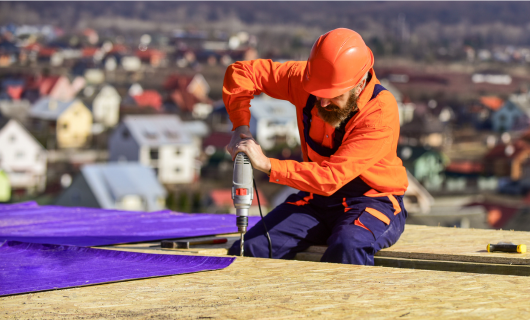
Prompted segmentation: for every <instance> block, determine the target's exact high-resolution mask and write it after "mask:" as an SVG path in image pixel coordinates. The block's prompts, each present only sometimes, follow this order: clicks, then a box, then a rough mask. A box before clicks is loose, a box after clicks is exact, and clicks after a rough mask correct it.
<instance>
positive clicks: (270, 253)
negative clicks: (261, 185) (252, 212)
mask: <svg viewBox="0 0 530 320" xmlns="http://www.w3.org/2000/svg"><path fill="white" fill-rule="evenodd" d="M252 181H254V190H256V198H258V208H259V215H260V216H261V222H262V223H263V228H265V235H266V236H267V240H268V241H269V258H271V259H272V241H271V237H270V235H269V231H268V230H267V226H266V225H265V221H264V220H263V213H261V203H260V202H259V194H258V187H257V186H256V179H254V178H252Z"/></svg>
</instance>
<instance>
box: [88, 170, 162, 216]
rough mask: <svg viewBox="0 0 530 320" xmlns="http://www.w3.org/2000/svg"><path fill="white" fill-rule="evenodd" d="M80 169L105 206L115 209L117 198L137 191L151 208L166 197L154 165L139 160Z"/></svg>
mask: <svg viewBox="0 0 530 320" xmlns="http://www.w3.org/2000/svg"><path fill="white" fill-rule="evenodd" d="M81 173H82V174H83V176H84V178H85V179H86V181H87V183H88V185H89V186H90V189H91V190H92V192H93V193H94V196H95V197H96V199H97V201H98V203H99V205H100V206H101V207H102V208H105V209H114V208H115V203H116V201H117V200H119V199H121V198H122V197H124V196H126V195H138V196H140V197H141V198H142V199H144V201H145V202H146V204H147V208H148V210H150V211H152V210H156V209H158V206H157V204H156V203H157V200H158V198H160V197H163V198H165V197H166V190H165V189H164V188H163V187H162V186H161V185H160V182H158V180H157V178H156V176H155V174H154V172H153V169H151V168H149V167H146V166H144V165H141V164H140V163H135V162H127V163H112V162H111V163H100V164H89V165H85V166H83V167H82V168H81Z"/></svg>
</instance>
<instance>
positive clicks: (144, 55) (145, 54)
mask: <svg viewBox="0 0 530 320" xmlns="http://www.w3.org/2000/svg"><path fill="white" fill-rule="evenodd" d="M165 55H166V54H165V53H164V52H162V51H160V50H157V49H147V50H144V51H142V50H136V56H137V57H138V58H140V59H142V60H149V59H151V57H152V56H159V57H160V58H163V57H165Z"/></svg>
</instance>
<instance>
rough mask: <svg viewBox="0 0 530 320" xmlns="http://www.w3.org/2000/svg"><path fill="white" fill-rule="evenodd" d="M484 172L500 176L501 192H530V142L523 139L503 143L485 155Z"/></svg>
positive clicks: (516, 193)
mask: <svg viewBox="0 0 530 320" xmlns="http://www.w3.org/2000/svg"><path fill="white" fill-rule="evenodd" d="M483 161H484V172H485V173H486V174H488V175H494V176H496V177H497V178H498V180H499V182H498V187H499V192H501V193H506V194H512V195H526V194H527V193H529V192H530V143H528V142H527V141H525V140H523V139H518V140H516V141H514V142H509V143H501V144H499V145H497V146H495V147H494V148H493V149H491V150H490V151H489V152H488V153H487V154H486V155H485V156H484V159H483Z"/></svg>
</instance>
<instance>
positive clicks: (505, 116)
mask: <svg viewBox="0 0 530 320" xmlns="http://www.w3.org/2000/svg"><path fill="white" fill-rule="evenodd" d="M491 123H492V127H493V130H494V131H497V132H505V131H513V130H522V129H526V128H527V127H528V116H527V115H526V114H525V112H524V111H523V110H521V109H520V108H519V107H518V106H517V105H516V104H515V103H513V102H512V101H506V103H505V104H504V105H503V106H502V107H501V108H500V109H499V110H497V111H495V113H493V115H492V116H491Z"/></svg>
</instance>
